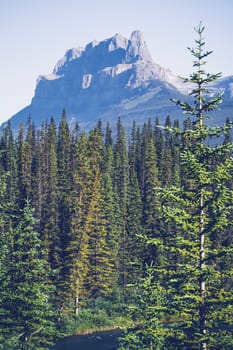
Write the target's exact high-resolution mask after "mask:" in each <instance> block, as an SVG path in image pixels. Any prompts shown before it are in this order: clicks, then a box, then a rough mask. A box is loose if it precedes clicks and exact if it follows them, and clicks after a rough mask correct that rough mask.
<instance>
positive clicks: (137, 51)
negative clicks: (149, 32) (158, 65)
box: [127, 30, 152, 62]
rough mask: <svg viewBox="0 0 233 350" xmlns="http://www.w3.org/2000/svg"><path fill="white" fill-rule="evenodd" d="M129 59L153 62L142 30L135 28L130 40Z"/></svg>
mask: <svg viewBox="0 0 233 350" xmlns="http://www.w3.org/2000/svg"><path fill="white" fill-rule="evenodd" d="M127 60H129V61H130V60H133V61H135V60H136V61H141V60H144V61H147V62H151V61H152V58H151V55H150V53H149V50H148V48H147V45H146V42H145V40H144V38H143V34H142V32H140V31H139V30H135V31H134V32H132V34H131V37H130V40H129V41H128V48H127Z"/></svg>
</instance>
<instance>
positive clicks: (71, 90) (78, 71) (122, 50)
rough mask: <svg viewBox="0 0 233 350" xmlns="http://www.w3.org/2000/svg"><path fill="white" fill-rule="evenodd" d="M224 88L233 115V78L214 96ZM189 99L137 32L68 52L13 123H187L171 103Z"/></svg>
mask: <svg viewBox="0 0 233 350" xmlns="http://www.w3.org/2000/svg"><path fill="white" fill-rule="evenodd" d="M219 89H220V90H221V91H222V90H223V91H226V97H227V103H226V105H227V106H228V107H227V108H228V109H229V108H230V110H231V108H232V107H231V104H232V100H233V76H231V77H225V78H222V79H221V80H220V81H219V82H218V83H216V84H215V85H214V86H213V91H218V90H219ZM187 96H188V86H187V85H186V84H184V83H183V82H182V81H181V79H180V78H178V77H177V76H176V75H174V74H173V73H172V72H171V71H170V70H169V69H165V68H163V67H161V66H160V65H158V64H157V63H155V62H154V61H153V59H152V57H151V55H150V52H149V50H148V48H147V45H146V42H145V40H144V37H143V34H142V32H140V31H133V32H132V34H131V36H130V38H129V39H127V38H125V37H124V36H122V35H121V34H115V35H114V36H113V37H111V38H108V39H105V40H103V41H100V42H97V41H92V42H90V43H88V44H87V45H86V46H85V48H83V47H77V48H72V49H69V50H67V51H66V52H65V55H64V57H63V58H62V59H60V60H59V61H58V62H57V63H56V65H55V67H54V69H53V71H52V73H51V74H48V75H40V76H39V78H38V80H37V84H36V88H35V94H34V96H33V98H32V101H31V104H30V105H29V106H26V107H25V108H24V109H22V110H21V111H19V112H18V113H16V114H15V115H13V116H12V118H10V120H11V123H12V126H13V128H14V129H15V128H17V127H18V126H19V124H20V123H25V122H26V121H27V119H28V117H29V116H30V119H31V120H32V121H33V122H34V123H35V125H36V126H40V125H41V123H42V122H43V121H46V120H48V119H50V117H51V116H53V117H54V119H55V120H57V121H58V120H59V119H60V117H61V114H62V110H63V109H65V110H66V113H67V119H68V122H69V123H70V124H71V125H72V124H75V123H76V122H78V123H79V124H80V126H81V127H83V128H84V129H88V128H90V127H91V126H92V125H93V124H95V123H96V121H97V120H98V119H102V121H103V122H106V121H110V123H112V124H113V123H114V122H115V121H116V120H117V119H118V118H119V117H121V118H122V120H123V122H124V123H125V124H127V125H131V124H132V122H133V120H135V121H136V122H137V123H138V124H142V123H143V122H144V121H145V120H147V119H148V118H151V117H153V118H155V117H159V118H160V119H161V120H164V119H165V118H166V116H167V115H168V114H170V115H171V117H172V118H173V119H175V118H179V119H180V120H183V119H184V116H183V115H182V114H181V111H180V109H179V108H178V107H177V106H175V105H174V104H173V103H171V101H170V99H171V98H180V99H187ZM232 109H233V108H232ZM220 114H221V113H220ZM220 114H219V116H218V118H220ZM226 117H227V116H226ZM5 124H6V123H5ZM127 125H126V126H127ZM3 127H4V124H3Z"/></svg>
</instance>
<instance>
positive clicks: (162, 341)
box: [0, 28, 233, 350]
mask: <svg viewBox="0 0 233 350" xmlns="http://www.w3.org/2000/svg"><path fill="white" fill-rule="evenodd" d="M199 31H200V32H199V34H202V30H201V28H199ZM197 44H198V45H199V46H198V47H199V51H198V50H197V51H195V50H194V51H192V53H193V54H194V56H195V57H196V58H197V59H199V66H198V63H196V65H197V66H198V69H199V70H198V74H196V73H194V74H193V75H192V76H191V77H190V79H189V81H191V82H192V83H197V85H198V88H197V89H196V90H195V89H194V90H193V92H192V95H193V96H194V101H198V102H197V103H196V104H195V103H194V107H193V106H192V105H191V104H190V105H189V104H187V103H183V102H181V101H176V103H178V104H179V105H181V107H182V108H183V109H184V110H185V111H186V112H188V113H189V114H190V115H191V116H190V118H187V120H186V121H185V123H184V125H179V122H178V121H173V122H172V121H171V119H170V117H169V116H167V118H166V122H165V125H163V126H161V125H160V124H159V120H158V119H156V120H155V121H151V120H148V123H146V124H145V125H144V126H143V127H137V125H135V124H134V125H133V126H132V130H131V131H129V130H127V133H126V131H125V130H124V127H123V125H122V123H121V120H120V119H119V120H118V122H117V125H116V131H115V132H114V134H113V133H112V130H111V129H110V127H109V125H107V126H106V127H105V126H104V127H103V126H102V124H101V122H100V121H99V122H98V124H97V125H96V127H95V128H93V129H92V130H90V131H89V132H84V131H82V130H80V128H79V126H78V125H77V126H76V127H75V128H74V129H72V130H71V129H70V128H69V125H68V123H67V121H66V114H65V111H64V112H63V115H62V118H61V122H60V123H59V125H55V123H54V120H53V118H51V120H50V121H49V122H48V123H46V124H44V125H42V126H41V128H40V129H39V130H37V129H35V127H34V125H33V123H31V121H30V120H29V121H28V125H27V126H21V128H20V130H19V132H18V135H17V136H16V137H14V136H13V132H12V130H11V126H10V123H9V124H8V126H7V127H6V128H5V129H4V131H3V133H2V135H1V137H0V185H1V186H0V199H1V204H0V244H1V256H0V264H1V266H0V268H1V269H0V302H1V304H0V314H1V315H0V316H1V317H0V331H1V332H0V342H1V344H2V345H0V349H45V348H47V347H48V345H47V343H49V342H50V341H51V342H52V341H53V339H54V337H55V336H56V334H57V333H56V332H61V333H62V332H64V329H65V328H67V329H68V328H69V327H68V324H69V320H74V319H75V320H80V319H82V317H84V316H83V315H85V312H83V310H85V309H86V310H89V311H88V313H89V316H90V314H91V311H90V310H91V309H93V310H96V308H97V305H103V304H104V303H106V305H108V306H109V305H111V306H112V309H114V306H113V305H114V304H115V305H117V309H118V310H119V314H121V313H123V312H125V311H122V309H121V307H122V305H123V304H124V305H125V304H128V305H131V310H132V319H133V320H135V321H136V320H137V321H138V320H140V321H141V326H140V327H139V329H138V331H134V332H133V334H129V336H128V338H125V339H124V341H123V343H122V348H123V349H163V350H165V349H198V348H199V347H200V346H201V347H202V349H205V348H206V346H207V344H208V349H226V350H228V349H231V348H232V346H233V345H232V330H233V329H232V319H233V309H232V305H233V296H232V288H233V278H232V269H233V258H232V256H233V255H232V249H233V227H232V210H233V206H232V204H233V203H232V201H233V192H232V190H233V178H232V174H233V162H232V144H231V134H230V127H231V125H230V123H229V121H226V124H225V125H224V126H223V127H216V128H210V127H208V126H207V124H206V123H205V118H206V117H205V112H208V111H211V110H212V109H213V108H214V106H215V105H216V103H217V102H220V99H221V96H218V97H217V98H216V99H210V100H205V96H206V93H208V90H207V89H206V87H205V85H206V84H208V83H209V82H211V81H212V80H213V79H214V78H217V77H218V76H214V77H213V76H210V75H206V76H205V74H204V72H203V70H202V64H200V62H201V63H202V60H203V59H204V58H205V57H206V56H207V55H208V54H209V53H208V52H207V53H203V51H202V48H203V42H202V39H200V40H199V41H197ZM198 55H199V56H198ZM203 84H204V85H203ZM200 96H201V100H200ZM198 98H199V100H198ZM200 117H201V121H202V122H201V123H200ZM195 118H196V119H195ZM127 135H128V136H127ZM203 237H204V238H205V242H204V241H203ZM200 242H202V243H205V244H204V245H202V246H201V248H200ZM203 250H204V253H205V254H203ZM200 251H201V252H200ZM203 286H204V287H203ZM100 300H102V303H101V302H100ZM109 302H110V303H111V304H109ZM91 305H92V306H91ZM93 305H94V307H93ZM99 308H101V306H99ZM105 311H106V310H105ZM112 313H114V314H115V313H117V312H115V309H114V312H113V310H112ZM106 314H107V313H106V312H105V313H104V317H106ZM89 316H88V317H89ZM92 317H94V316H92ZM75 324H76V323H75ZM77 324H78V322H77ZM72 332H74V330H72Z"/></svg>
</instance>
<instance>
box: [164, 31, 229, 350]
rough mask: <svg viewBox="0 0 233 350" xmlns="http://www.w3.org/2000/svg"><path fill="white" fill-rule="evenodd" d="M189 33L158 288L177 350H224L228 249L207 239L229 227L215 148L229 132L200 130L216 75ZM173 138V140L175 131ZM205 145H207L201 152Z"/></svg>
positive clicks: (222, 152)
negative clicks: (186, 98) (163, 277)
mask: <svg viewBox="0 0 233 350" xmlns="http://www.w3.org/2000/svg"><path fill="white" fill-rule="evenodd" d="M195 30H196V32H197V34H198V39H197V40H196V47H195V48H194V49H190V51H191V53H192V55H193V56H194V59H195V61H194V67H195V68H196V72H194V73H193V74H191V75H190V77H189V78H187V79H184V82H189V83H192V84H194V85H193V86H194V87H193V89H192V91H191V93H190V95H191V96H192V97H193V99H194V102H193V104H191V103H190V102H182V101H180V100H178V101H177V100H175V102H176V103H177V104H178V105H179V106H181V108H182V109H183V111H184V113H186V114H189V115H190V116H191V117H190V118H191V123H192V125H191V128H189V127H188V126H186V128H185V130H184V133H183V137H184V138H185V145H184V146H185V148H184V150H183V152H182V153H181V168H182V184H183V187H173V188H172V187H170V188H169V187H168V188H167V189H166V188H164V189H163V190H162V196H161V200H162V202H163V218H164V219H165V220H166V222H167V225H168V229H169V227H170V225H171V224H172V225H175V226H176V228H177V229H176V231H175V232H173V234H171V233H170V237H169V240H168V243H169V246H168V247H167V249H169V247H171V248H172V252H173V253H172V254H169V255H168V260H167V264H169V266H170V269H169V270H168V271H169V273H167V281H166V283H165V284H166V290H167V295H168V296H169V304H168V305H169V307H170V312H171V314H172V310H173V312H174V315H173V317H176V318H177V319H180V318H181V317H182V321H181V319H180V322H179V323H178V325H175V324H174V331H175V332H176V334H177V335H176V337H174V339H175V338H176V340H174V342H175V343H176V342H177V343H178V344H180V346H182V348H183V349H186V348H187V349H198V348H200V349H201V350H206V349H217V348H223V349H230V348H231V347H232V341H230V338H231V336H232V322H231V321H230V320H229V315H230V314H231V315H232V307H231V306H230V305H231V303H232V297H233V295H232V293H231V292H230V290H229V281H230V280H229V279H231V278H230V275H229V270H228V269H230V270H231V268H232V264H231V262H229V254H230V252H232V245H231V246H226V245H224V244H222V243H220V244H218V245H216V244H215V242H214V240H213V237H214V236H215V237H216V234H217V232H218V234H219V232H222V233H223V232H225V230H226V227H228V229H231V227H232V222H231V220H230V208H231V207H232V189H231V188H230V187H229V180H230V178H231V176H232V169H233V163H232V158H231V157H229V154H230V150H231V149H232V144H230V143H226V144H225V145H222V144H221V143H219V141H218V140H219V137H220V136H221V135H223V134H224V133H227V132H228V131H229V128H230V127H231V126H229V125H224V126H218V127H217V126H216V127H210V126H209V125H208V124H207V119H208V118H209V116H208V114H207V113H208V112H211V111H212V110H214V109H216V108H217V106H218V104H219V103H221V100H222V94H218V95H216V96H214V97H209V92H210V90H209V88H208V85H209V84H210V83H211V82H213V81H215V80H216V79H218V78H219V77H220V74H208V73H206V72H205V70H204V65H205V63H206V62H205V59H206V57H208V56H209V55H210V54H211V52H210V51H205V50H204V45H205V42H204V40H203V31H204V27H203V26H202V25H201V24H200V25H199V26H198V27H197V28H196V29H195ZM174 131H175V132H178V133H179V130H178V129H174ZM210 138H211V141H212V142H211V145H212V146H209V140H210ZM227 155H228V157H226V156H227ZM231 244H232V243H231ZM171 259H172V260H171ZM222 259H223V260H224V259H227V260H228V264H229V265H228V268H226V265H225V269H223V268H221V274H220V272H219V270H220V266H223V265H222V264H223V260H222ZM220 275H221V279H220ZM169 276H170V277H169ZM168 278H170V282H169V280H168ZM219 279H220V280H221V282H220V281H219ZM231 283H232V282H230V284H231ZM174 342H173V346H174Z"/></svg>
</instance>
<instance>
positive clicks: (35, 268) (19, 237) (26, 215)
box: [1, 202, 55, 350]
mask: <svg viewBox="0 0 233 350" xmlns="http://www.w3.org/2000/svg"><path fill="white" fill-rule="evenodd" d="M34 225H35V221H34V218H33V211H32V209H31V208H30V204H29V202H27V203H26V205H25V207H24V209H23V211H22V217H21V219H20V221H19V223H18V225H17V227H16V228H15V229H14V230H13V237H14V243H13V246H12V254H11V258H10V261H9V264H8V267H7V275H6V276H5V281H6V287H5V294H4V296H3V298H2V307H3V309H4V310H5V314H4V319H2V320H1V328H2V329H4V340H5V342H6V346H7V344H8V341H10V342H12V339H17V342H16V344H15V346H14V347H13V344H12V349H17V350H19V349H25V350H26V349H38V348H43V349H46V348H47V347H48V346H49V344H51V341H53V337H54V335H55V319H54V313H53V311H52V310H51V307H50V295H51V287H50V286H49V284H48V279H47V272H46V270H45V265H46V264H45V261H44V259H43V258H42V252H41V242H40V239H39V237H38V234H37V232H35V231H34ZM12 335H13V337H12Z"/></svg>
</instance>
